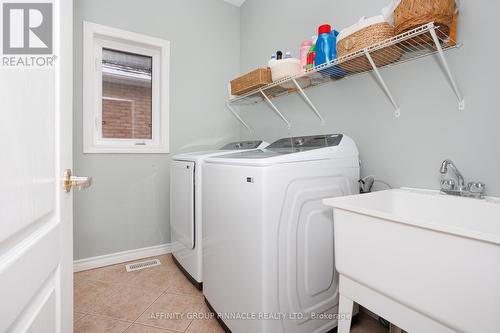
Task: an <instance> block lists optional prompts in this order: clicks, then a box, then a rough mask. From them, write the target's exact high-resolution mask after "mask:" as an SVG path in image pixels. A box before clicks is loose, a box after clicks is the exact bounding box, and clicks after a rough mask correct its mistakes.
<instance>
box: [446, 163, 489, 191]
mask: <svg viewBox="0 0 500 333" xmlns="http://www.w3.org/2000/svg"><path fill="white" fill-rule="evenodd" d="M448 171H452V172H453V175H454V176H455V178H456V181H455V180H454V179H443V180H441V192H443V193H446V194H450V195H456V196H461V197H470V198H476V199H482V198H484V190H485V187H486V186H485V185H484V184H483V183H481V182H470V183H468V184H467V185H465V179H464V177H463V176H462V174H461V173H460V171H459V170H458V168H457V167H456V166H455V164H454V163H453V161H452V160H444V161H443V163H441V168H440V169H439V172H440V173H441V174H442V175H445V174H447V173H448ZM457 183H458V184H457Z"/></svg>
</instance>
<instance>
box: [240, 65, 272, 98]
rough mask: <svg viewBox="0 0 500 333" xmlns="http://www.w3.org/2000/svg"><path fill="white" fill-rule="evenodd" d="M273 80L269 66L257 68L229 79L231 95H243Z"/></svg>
mask: <svg viewBox="0 0 500 333" xmlns="http://www.w3.org/2000/svg"><path fill="white" fill-rule="evenodd" d="M271 82H273V80H272V79H271V70H270V69H269V68H258V69H256V70H254V71H251V72H250V73H247V74H245V75H242V76H240V77H238V78H236V79H234V80H232V81H231V95H243V94H246V93H248V92H250V91H252V90H254V89H257V88H260V87H263V86H265V85H267V84H269V83H271Z"/></svg>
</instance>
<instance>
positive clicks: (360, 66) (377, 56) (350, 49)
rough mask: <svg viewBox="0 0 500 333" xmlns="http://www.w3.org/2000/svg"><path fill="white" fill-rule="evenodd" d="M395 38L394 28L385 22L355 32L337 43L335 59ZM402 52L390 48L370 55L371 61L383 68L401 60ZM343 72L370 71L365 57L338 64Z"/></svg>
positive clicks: (393, 47)
mask: <svg viewBox="0 0 500 333" xmlns="http://www.w3.org/2000/svg"><path fill="white" fill-rule="evenodd" d="M394 36H395V31H394V28H393V27H392V26H391V25H390V24H389V23H387V22H384V23H376V24H373V25H370V26H368V27H366V28H363V29H361V30H359V31H356V32H354V33H352V34H350V35H348V36H346V37H344V38H342V39H341V40H339V41H338V42H337V57H339V58H340V57H343V56H345V55H348V54H351V53H354V52H357V51H359V50H362V49H364V48H367V47H369V46H372V45H374V44H377V43H380V42H382V41H384V40H387V39H390V38H393V37H394ZM401 54H402V50H401V49H400V48H399V47H397V46H390V47H386V48H384V49H381V50H378V51H375V52H372V53H371V56H372V59H373V61H374V62H375V64H376V65H377V66H385V65H388V64H390V63H393V62H396V61H398V60H399V58H401ZM340 67H342V68H343V69H344V70H346V71H348V72H350V73H356V72H364V71H367V70H370V69H372V66H371V64H370V62H369V61H368V59H367V58H366V57H365V56H360V57H357V58H355V59H353V60H349V61H347V62H344V63H342V64H340Z"/></svg>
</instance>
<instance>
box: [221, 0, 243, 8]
mask: <svg viewBox="0 0 500 333" xmlns="http://www.w3.org/2000/svg"><path fill="white" fill-rule="evenodd" d="M224 1H225V2H228V3H230V4H231V5H235V6H237V7H241V5H242V4H243V2H245V0H224Z"/></svg>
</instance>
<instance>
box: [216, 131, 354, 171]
mask: <svg viewBox="0 0 500 333" xmlns="http://www.w3.org/2000/svg"><path fill="white" fill-rule="evenodd" d="M357 156H358V150H357V148H356V145H355V143H354V141H353V140H352V139H351V138H349V137H347V136H344V135H342V134H328V135H313V136H302V137H290V138H283V139H280V140H278V141H275V142H274V143H273V144H271V145H270V146H268V147H267V148H266V149H259V150H252V151H246V152H238V153H233V154H227V155H223V156H218V157H211V158H208V159H207V160H206V162H207V163H219V164H247V165H270V164H278V163H287V162H296V161H312V160H322V159H332V158H342V157H355V159H356V160H357ZM353 160H354V159H353ZM356 163H358V162H356Z"/></svg>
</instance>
